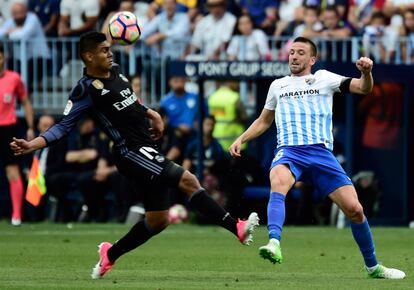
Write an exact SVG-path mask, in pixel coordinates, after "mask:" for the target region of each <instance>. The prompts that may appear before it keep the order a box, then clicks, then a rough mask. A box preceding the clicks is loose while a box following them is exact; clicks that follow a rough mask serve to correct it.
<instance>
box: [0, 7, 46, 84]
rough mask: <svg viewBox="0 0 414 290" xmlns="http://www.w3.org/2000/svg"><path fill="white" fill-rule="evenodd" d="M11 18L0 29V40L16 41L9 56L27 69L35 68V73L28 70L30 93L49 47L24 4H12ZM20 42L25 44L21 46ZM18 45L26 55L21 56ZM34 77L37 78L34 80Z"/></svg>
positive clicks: (32, 14) (41, 70)
mask: <svg viewBox="0 0 414 290" xmlns="http://www.w3.org/2000/svg"><path fill="white" fill-rule="evenodd" d="M11 16H12V17H11V18H10V19H8V20H7V21H6V22H4V23H3V25H2V26H1V27H0V40H1V39H10V40H13V41H16V44H15V45H14V50H13V53H12V55H11V56H12V58H16V59H17V60H18V61H19V62H26V63H27V65H28V66H29V67H33V68H37V71H36V72H34V69H29V74H28V84H27V86H28V89H29V91H30V92H31V91H32V88H33V82H35V81H36V82H39V81H40V79H41V77H42V74H43V66H42V65H41V63H42V62H43V61H44V59H49V58H50V51H49V47H48V46H47V43H46V37H45V33H44V31H43V27H42V24H41V23H40V21H39V18H38V17H37V16H36V14H34V13H33V12H29V11H28V8H27V6H26V4H25V3H24V2H22V1H16V2H13V4H12V6H11ZM22 42H26V43H25V44H23V43H22ZM20 45H25V46H26V49H25V50H26V55H21V53H20V52H21V49H22V48H21V47H20ZM24 57H25V58H24ZM12 58H11V60H12ZM35 76H37V77H36V79H35Z"/></svg>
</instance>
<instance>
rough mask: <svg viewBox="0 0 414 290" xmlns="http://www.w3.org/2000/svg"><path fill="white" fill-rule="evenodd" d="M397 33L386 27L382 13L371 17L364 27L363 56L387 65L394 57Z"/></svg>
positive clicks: (376, 13) (385, 20)
mask: <svg viewBox="0 0 414 290" xmlns="http://www.w3.org/2000/svg"><path fill="white" fill-rule="evenodd" d="M397 38H398V32H397V31H396V30H395V29H393V28H392V27H391V26H387V19H386V17H385V15H384V14H383V13H382V12H375V13H374V14H373V15H372V16H371V20H370V22H369V25H367V26H365V27H364V34H363V36H362V43H363V48H364V55H365V56H367V57H371V58H373V59H375V60H376V61H377V62H383V63H384V62H386V63H389V62H390V60H391V59H393V58H394V56H395V50H396V48H397Z"/></svg>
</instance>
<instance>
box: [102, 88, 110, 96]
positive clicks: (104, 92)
mask: <svg viewBox="0 0 414 290" xmlns="http://www.w3.org/2000/svg"><path fill="white" fill-rule="evenodd" d="M107 93H109V90H107V89H102V92H101V96H103V95H106V94H107Z"/></svg>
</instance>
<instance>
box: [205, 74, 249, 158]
mask: <svg viewBox="0 0 414 290" xmlns="http://www.w3.org/2000/svg"><path fill="white" fill-rule="evenodd" d="M208 108H209V111H210V114H211V115H213V116H214V117H215V119H216V125H215V128H214V132H213V136H214V138H216V139H217V140H218V141H219V142H220V145H221V146H222V147H223V149H224V150H225V151H227V149H228V148H229V147H230V145H231V144H232V143H233V142H234V140H236V138H237V137H238V136H239V135H240V134H241V132H243V131H244V123H245V122H246V121H247V114H246V111H245V108H244V106H243V103H242V102H241V100H240V95H239V93H238V84H237V83H235V82H232V81H225V82H222V83H221V84H220V87H219V88H218V90H217V91H215V92H214V93H213V94H212V95H211V96H210V97H209V98H208ZM244 148H245V147H243V149H244Z"/></svg>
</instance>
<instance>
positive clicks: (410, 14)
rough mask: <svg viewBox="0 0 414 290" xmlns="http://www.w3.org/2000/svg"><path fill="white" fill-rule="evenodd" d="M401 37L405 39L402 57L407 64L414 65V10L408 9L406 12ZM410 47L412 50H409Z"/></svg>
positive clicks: (400, 31)
mask: <svg viewBox="0 0 414 290" xmlns="http://www.w3.org/2000/svg"><path fill="white" fill-rule="evenodd" d="M399 34H400V36H401V37H405V38H406V39H405V41H402V47H401V52H402V57H403V59H404V60H405V62H407V63H414V9H408V10H407V11H405V12H404V22H403V25H402V26H401V27H400V29H399ZM409 47H410V48H411V50H408V49H409Z"/></svg>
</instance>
